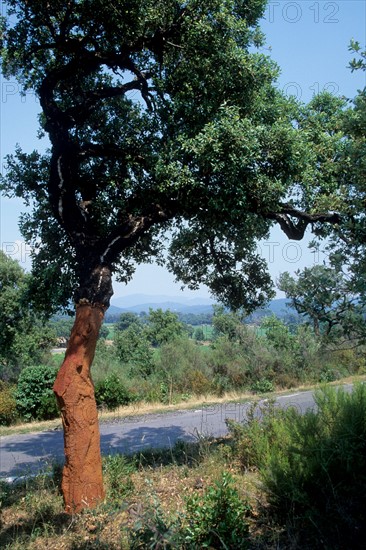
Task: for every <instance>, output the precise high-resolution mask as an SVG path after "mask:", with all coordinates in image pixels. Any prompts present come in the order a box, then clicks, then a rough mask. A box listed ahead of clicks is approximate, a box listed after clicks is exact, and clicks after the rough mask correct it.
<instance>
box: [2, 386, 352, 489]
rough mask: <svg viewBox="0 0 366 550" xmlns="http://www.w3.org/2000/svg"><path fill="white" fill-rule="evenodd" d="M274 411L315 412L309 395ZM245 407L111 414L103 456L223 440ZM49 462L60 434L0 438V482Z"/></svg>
mask: <svg viewBox="0 0 366 550" xmlns="http://www.w3.org/2000/svg"><path fill="white" fill-rule="evenodd" d="M351 388H352V386H351V385H348V386H345V389H346V390H348V391H351ZM265 401H266V400H263V401H262V403H264V402H265ZM276 406H278V407H282V408H289V407H295V408H296V409H297V410H298V411H299V412H304V411H306V410H307V409H309V408H314V407H315V403H314V398H313V392H312V391H304V392H297V393H293V394H289V395H284V396H280V397H277V399H276ZM249 407H250V403H226V404H220V405H212V406H208V407H203V408H198V409H195V410H185V411H175V412H169V413H164V414H150V415H146V416H140V417H123V416H117V415H116V417H114V418H112V419H111V420H108V422H101V424H100V432H101V449H102V453H103V454H104V455H107V454H112V453H116V452H119V453H135V452H138V451H142V450H144V449H151V448H169V447H172V446H173V445H174V444H175V443H176V442H177V441H178V440H184V441H197V440H198V438H200V437H202V436H213V437H220V436H224V435H226V434H227V433H228V430H227V426H226V423H225V420H226V419H227V418H229V419H232V420H236V421H237V422H241V421H243V420H245V418H246V415H247V411H248V408H249ZM54 463H60V464H62V463H63V433H62V430H49V431H44V432H38V433H28V434H21V435H9V436H2V437H0V480H1V479H2V480H7V481H14V480H16V479H19V478H22V477H24V476H26V477H27V476H30V475H35V474H37V473H39V472H40V471H45V470H47V469H48V470H49V469H50V467H51V466H52V464H54Z"/></svg>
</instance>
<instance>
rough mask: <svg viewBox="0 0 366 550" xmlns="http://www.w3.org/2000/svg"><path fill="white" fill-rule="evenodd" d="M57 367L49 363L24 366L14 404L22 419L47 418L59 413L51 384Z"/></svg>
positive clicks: (54, 416)
mask: <svg viewBox="0 0 366 550" xmlns="http://www.w3.org/2000/svg"><path fill="white" fill-rule="evenodd" d="M56 374H57V369H56V368H55V367H51V366H49V365H40V366H37V367H26V368H25V369H23V370H22V372H21V373H20V376H19V379H18V384H17V389H16V392H15V400H16V406H17V410H18V412H19V414H20V415H21V417H22V418H24V420H28V421H30V420H33V419H35V420H48V419H51V418H56V417H57V416H58V414H59V412H58V408H57V403H56V398H55V396H54V394H53V390H52V387H53V384H54V381H55V379H56Z"/></svg>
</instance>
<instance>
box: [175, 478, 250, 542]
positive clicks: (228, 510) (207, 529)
mask: <svg viewBox="0 0 366 550" xmlns="http://www.w3.org/2000/svg"><path fill="white" fill-rule="evenodd" d="M249 510H250V508H249V506H248V505H247V504H246V503H245V502H243V501H242V500H241V499H240V497H239V495H238V492H237V490H236V489H235V487H233V478H232V477H231V475H230V474H229V473H227V472H224V473H223V474H222V478H221V480H219V481H218V482H216V484H215V485H214V486H213V487H209V488H208V489H207V490H206V492H205V493H204V495H203V496H201V495H197V494H195V495H193V496H191V497H190V498H189V499H188V501H187V513H186V518H185V522H186V525H185V527H184V528H183V529H182V538H183V541H184V542H185V543H186V545H187V547H188V548H228V549H233V550H236V549H239V548H247V547H248V544H247V538H248V524H247V522H246V521H245V516H246V515H247V514H248V512H249Z"/></svg>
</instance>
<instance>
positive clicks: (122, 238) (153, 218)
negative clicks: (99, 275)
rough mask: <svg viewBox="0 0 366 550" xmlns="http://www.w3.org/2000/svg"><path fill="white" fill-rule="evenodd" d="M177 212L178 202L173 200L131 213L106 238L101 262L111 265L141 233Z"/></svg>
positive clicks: (165, 220) (102, 247)
mask: <svg viewBox="0 0 366 550" xmlns="http://www.w3.org/2000/svg"><path fill="white" fill-rule="evenodd" d="M176 212H177V207H176V204H175V202H174V201H171V203H170V204H169V205H168V206H166V207H164V208H163V207H162V206H160V205H159V204H154V205H151V206H150V208H149V209H147V210H146V211H145V212H144V213H143V214H141V215H139V216H132V215H129V216H128V218H127V219H126V220H125V222H124V223H122V224H120V225H119V226H118V227H116V228H115V230H114V231H112V232H111V233H110V235H109V236H108V238H106V239H104V241H103V244H102V246H101V250H102V252H101V255H100V264H101V265H110V264H111V263H113V262H114V261H115V260H116V259H117V257H118V255H119V254H120V253H121V252H123V250H125V249H126V248H128V247H130V246H132V245H134V244H135V243H136V242H137V241H138V239H139V238H140V237H141V235H143V234H144V233H146V232H147V231H148V230H149V229H150V228H151V227H152V226H153V225H156V224H161V223H164V222H167V221H169V220H171V219H172V218H173V217H174V216H175V215H176Z"/></svg>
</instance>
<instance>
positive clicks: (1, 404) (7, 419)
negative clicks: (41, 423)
mask: <svg viewBox="0 0 366 550" xmlns="http://www.w3.org/2000/svg"><path fill="white" fill-rule="evenodd" d="M14 391H15V387H14V386H9V385H8V384H5V383H4V382H1V381H0V425H1V426H9V424H11V423H12V422H14V420H15V419H16V416H17V404H16V401H15V397H14Z"/></svg>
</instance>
